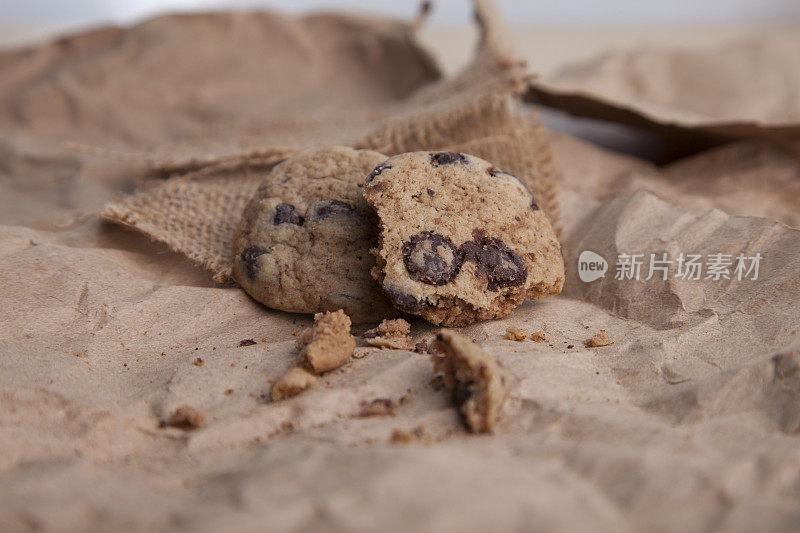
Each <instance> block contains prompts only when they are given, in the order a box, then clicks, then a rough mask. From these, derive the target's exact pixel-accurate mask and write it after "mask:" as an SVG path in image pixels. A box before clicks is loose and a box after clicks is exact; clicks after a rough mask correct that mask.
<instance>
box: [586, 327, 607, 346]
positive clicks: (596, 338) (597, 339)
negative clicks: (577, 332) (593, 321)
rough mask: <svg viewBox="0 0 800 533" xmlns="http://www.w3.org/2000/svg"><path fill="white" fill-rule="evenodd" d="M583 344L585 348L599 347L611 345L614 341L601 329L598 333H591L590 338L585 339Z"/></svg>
mask: <svg viewBox="0 0 800 533" xmlns="http://www.w3.org/2000/svg"><path fill="white" fill-rule="evenodd" d="M584 344H585V345H586V347H587V348H599V347H600V346H611V345H612V344H614V341H613V340H612V339H611V337H609V336H608V333H606V330H604V329H601V330H600V333H595V334H594V335H592V338H591V339H587V340H586V342H585V343H584Z"/></svg>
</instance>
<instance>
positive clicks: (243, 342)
mask: <svg viewBox="0 0 800 533" xmlns="http://www.w3.org/2000/svg"><path fill="white" fill-rule="evenodd" d="M254 344H258V343H257V342H256V341H255V340H254V339H242V340H240V341H239V348H242V347H244V346H253V345H254Z"/></svg>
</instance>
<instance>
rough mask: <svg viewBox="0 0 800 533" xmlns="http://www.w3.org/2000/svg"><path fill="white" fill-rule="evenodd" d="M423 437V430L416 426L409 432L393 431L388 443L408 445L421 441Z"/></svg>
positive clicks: (402, 430)
mask: <svg viewBox="0 0 800 533" xmlns="http://www.w3.org/2000/svg"><path fill="white" fill-rule="evenodd" d="M424 437H425V429H424V428H423V427H422V426H417V427H415V428H414V429H412V430H411V431H406V430H404V429H395V430H394V431H392V437H391V438H390V439H389V440H390V442H393V443H396V444H408V443H410V442H414V441H419V440H422V439H423V438H424Z"/></svg>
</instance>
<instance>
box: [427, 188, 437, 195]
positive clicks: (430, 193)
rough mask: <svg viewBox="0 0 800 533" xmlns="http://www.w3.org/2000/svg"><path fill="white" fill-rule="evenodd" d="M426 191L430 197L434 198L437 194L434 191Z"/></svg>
mask: <svg viewBox="0 0 800 533" xmlns="http://www.w3.org/2000/svg"><path fill="white" fill-rule="evenodd" d="M426 191H427V192H428V196H433V195H434V194H436V193H435V192H433V189H426Z"/></svg>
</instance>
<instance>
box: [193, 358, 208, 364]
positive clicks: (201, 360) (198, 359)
mask: <svg viewBox="0 0 800 533" xmlns="http://www.w3.org/2000/svg"><path fill="white" fill-rule="evenodd" d="M203 363H205V361H203V358H202V357H198V358H196V359H195V360H194V361H192V364H193V365H194V366H203Z"/></svg>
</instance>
